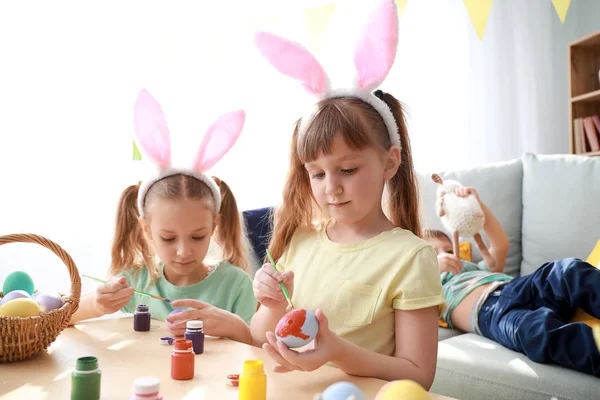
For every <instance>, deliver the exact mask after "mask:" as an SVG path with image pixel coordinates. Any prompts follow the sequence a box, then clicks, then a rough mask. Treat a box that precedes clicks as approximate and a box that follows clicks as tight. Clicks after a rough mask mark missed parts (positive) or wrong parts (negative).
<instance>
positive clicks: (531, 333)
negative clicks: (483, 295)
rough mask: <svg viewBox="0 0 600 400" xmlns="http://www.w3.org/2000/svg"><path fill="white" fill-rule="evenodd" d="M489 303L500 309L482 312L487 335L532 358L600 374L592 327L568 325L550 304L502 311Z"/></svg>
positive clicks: (484, 331) (575, 324) (599, 358)
mask: <svg viewBox="0 0 600 400" xmlns="http://www.w3.org/2000/svg"><path fill="white" fill-rule="evenodd" d="M498 302H502V300H501V299H500V300H499V301H498ZM486 304H491V306H492V307H493V308H496V310H491V311H492V313H493V314H495V315H493V316H492V315H490V314H487V315H482V314H480V319H479V322H480V328H481V334H482V335H483V336H485V337H487V338H488V339H491V340H493V341H495V342H497V343H500V344H501V345H503V346H504V347H506V348H509V349H511V350H514V351H518V352H519V353H523V354H525V355H526V356H527V357H528V358H529V359H530V360H532V361H535V362H539V363H556V364H559V365H562V366H564V367H567V368H570V369H573V370H576V371H579V372H584V373H587V374H591V375H595V376H598V377H600V352H599V351H598V347H597V346H596V342H595V341H594V338H593V334H592V329H591V328H590V327H589V326H587V325H585V324H583V323H570V324H566V323H565V322H564V321H563V320H562V319H560V317H559V316H558V315H557V313H556V312H555V311H554V310H552V309H550V308H546V307H543V308H538V309H535V310H527V309H512V310H510V311H508V312H504V313H502V312H501V309H502V308H503V307H502V305H501V304H496V305H494V302H490V303H487V302H486ZM482 311H484V310H483V309H482ZM494 311H500V312H501V314H500V315H498V313H497V312H494ZM482 316H483V317H484V318H482ZM487 317H491V318H487Z"/></svg>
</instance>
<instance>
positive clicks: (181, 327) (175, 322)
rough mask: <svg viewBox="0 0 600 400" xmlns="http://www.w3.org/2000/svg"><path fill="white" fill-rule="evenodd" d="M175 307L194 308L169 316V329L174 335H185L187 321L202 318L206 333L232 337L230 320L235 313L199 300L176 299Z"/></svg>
mask: <svg viewBox="0 0 600 400" xmlns="http://www.w3.org/2000/svg"><path fill="white" fill-rule="evenodd" d="M171 304H172V305H173V307H191V308H194V310H186V311H182V312H180V313H177V314H174V315H171V316H170V317H167V322H169V330H170V331H171V334H173V335H174V336H183V334H184V333H185V324H186V323H187V321H190V320H194V319H199V320H202V323H203V328H202V329H203V330H204V333H206V334H207V335H210V336H216V337H231V336H232V329H230V327H231V326H232V325H231V324H230V323H229V322H230V321H231V319H232V318H231V317H233V314H232V313H230V312H229V311H226V310H223V309H220V308H218V307H215V306H213V305H211V304H208V303H205V302H203V301H199V300H192V299H185V300H174V301H173V302H172V303H171Z"/></svg>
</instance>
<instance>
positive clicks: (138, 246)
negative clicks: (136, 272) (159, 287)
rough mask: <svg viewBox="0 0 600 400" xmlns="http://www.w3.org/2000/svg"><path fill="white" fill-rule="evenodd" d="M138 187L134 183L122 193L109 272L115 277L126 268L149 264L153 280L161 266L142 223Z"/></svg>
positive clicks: (141, 266) (137, 267)
mask: <svg viewBox="0 0 600 400" xmlns="http://www.w3.org/2000/svg"><path fill="white" fill-rule="evenodd" d="M138 189H139V185H131V186H129V187H128V188H127V189H125V190H124V191H123V193H121V198H120V199H119V207H118V209H117V218H116V222H115V236H114V238H113V243H112V250H111V264H110V270H109V274H110V275H113V276H114V275H117V274H120V273H121V272H123V271H125V270H127V269H131V268H134V269H141V268H143V267H144V266H146V268H148V270H149V271H150V276H151V280H154V279H157V278H158V268H157V266H156V265H155V263H154V260H153V255H152V251H151V250H150V246H149V245H148V242H147V241H146V238H145V237H144V232H143V229H142V227H141V226H140V223H139V217H140V215H139V211H138V208H137V196H138Z"/></svg>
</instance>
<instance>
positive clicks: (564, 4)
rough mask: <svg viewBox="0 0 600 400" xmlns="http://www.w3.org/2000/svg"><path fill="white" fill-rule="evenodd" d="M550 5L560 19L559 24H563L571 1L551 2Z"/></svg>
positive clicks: (555, 0)
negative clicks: (552, 5)
mask: <svg viewBox="0 0 600 400" xmlns="http://www.w3.org/2000/svg"><path fill="white" fill-rule="evenodd" d="M552 4H554V9H555V10H556V13H557V14H558V17H559V18H560V22H562V23H563V24H564V23H565V18H567V11H569V6H570V5H571V0H552Z"/></svg>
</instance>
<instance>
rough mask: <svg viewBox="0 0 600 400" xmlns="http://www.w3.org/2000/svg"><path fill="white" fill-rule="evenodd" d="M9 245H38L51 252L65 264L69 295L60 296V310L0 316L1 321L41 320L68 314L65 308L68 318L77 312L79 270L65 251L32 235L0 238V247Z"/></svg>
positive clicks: (53, 243)
mask: <svg viewBox="0 0 600 400" xmlns="http://www.w3.org/2000/svg"><path fill="white" fill-rule="evenodd" d="M9 243H35V244H39V245H40V246H42V247H45V248H47V249H48V250H50V251H51V252H53V253H54V254H55V255H56V256H58V257H59V258H60V259H61V261H62V262H63V263H64V264H65V266H66V267H67V269H68V270H69V276H70V278H71V294H70V295H69V296H64V295H61V298H63V299H64V298H65V297H66V301H65V303H64V304H63V305H62V306H61V307H60V308H57V309H55V310H51V311H50V312H45V313H42V314H40V315H36V316H32V317H7V316H0V318H1V319H10V320H18V319H20V318H33V319H38V318H39V319H42V318H44V317H45V316H47V315H49V314H51V313H53V312H65V311H67V312H68V311H69V310H67V308H70V309H71V310H70V315H69V318H70V317H71V315H73V313H75V311H77V309H78V308H79V302H80V300H81V277H80V276H79V270H78V269H77V266H76V265H75V262H74V261H73V259H72V258H71V256H70V255H69V253H67V251H66V250H64V249H63V248H62V247H61V246H60V245H58V244H57V243H56V242H54V241H52V240H50V239H47V238H46V237H44V236H41V235H37V234H34V233H18V234H11V235H3V236H0V246H2V245H5V244H9ZM2 297H3V293H2V292H1V291H0V298H2ZM68 306H69V307H68Z"/></svg>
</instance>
